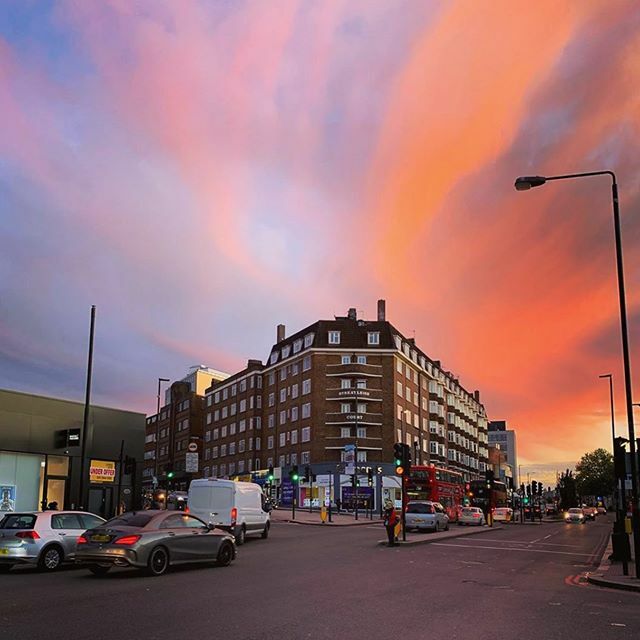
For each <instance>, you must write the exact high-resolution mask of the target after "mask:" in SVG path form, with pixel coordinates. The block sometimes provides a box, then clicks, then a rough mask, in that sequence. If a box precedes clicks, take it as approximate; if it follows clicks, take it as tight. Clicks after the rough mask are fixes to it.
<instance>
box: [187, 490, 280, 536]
mask: <svg viewBox="0 0 640 640" xmlns="http://www.w3.org/2000/svg"><path fill="white" fill-rule="evenodd" d="M270 511H271V506H270V505H269V504H268V502H267V498H266V497H265V495H264V494H263V493H262V489H261V487H260V485H258V484H255V483H254V482H234V481H233V480H219V479H218V478H207V479H204V480H193V481H192V482H191V485H190V486H189V512H190V513H192V514H193V515H194V516H196V517H197V518H200V519H201V520H204V521H205V522H207V523H210V524H213V525H215V526H216V527H218V528H219V529H223V530H225V531H228V532H230V533H232V534H233V535H234V536H235V538H236V543H237V544H238V545H241V544H244V541H245V538H246V537H247V536H249V535H259V536H262V537H263V538H266V537H268V535H269V528H270V526H271V516H270V514H269V512H270Z"/></svg>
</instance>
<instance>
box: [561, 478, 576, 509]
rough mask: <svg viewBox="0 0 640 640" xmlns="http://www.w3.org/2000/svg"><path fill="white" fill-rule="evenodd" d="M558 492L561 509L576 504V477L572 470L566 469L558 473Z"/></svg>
mask: <svg viewBox="0 0 640 640" xmlns="http://www.w3.org/2000/svg"><path fill="white" fill-rule="evenodd" d="M558 494H559V495H560V506H561V507H562V509H570V508H571V507H577V506H578V494H577V492H576V479H575V478H574V477H573V471H569V469H567V470H566V471H565V472H564V473H561V474H560V478H559V479H558Z"/></svg>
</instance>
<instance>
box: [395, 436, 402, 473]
mask: <svg viewBox="0 0 640 640" xmlns="http://www.w3.org/2000/svg"><path fill="white" fill-rule="evenodd" d="M403 458H404V446H403V444H402V443H401V442H396V443H395V444H394V445H393V461H394V463H395V465H396V475H398V476H402V475H404V467H403V466H402V462H403Z"/></svg>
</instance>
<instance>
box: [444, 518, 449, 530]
mask: <svg viewBox="0 0 640 640" xmlns="http://www.w3.org/2000/svg"><path fill="white" fill-rule="evenodd" d="M444 530H445V531H449V521H448V520H447V524H445V525H444Z"/></svg>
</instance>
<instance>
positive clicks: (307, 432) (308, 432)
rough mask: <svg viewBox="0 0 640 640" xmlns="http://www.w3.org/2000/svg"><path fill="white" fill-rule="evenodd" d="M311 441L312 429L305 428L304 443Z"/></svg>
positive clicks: (303, 430) (303, 433)
mask: <svg viewBox="0 0 640 640" xmlns="http://www.w3.org/2000/svg"><path fill="white" fill-rule="evenodd" d="M309 440H311V427H303V429H302V442H309Z"/></svg>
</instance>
